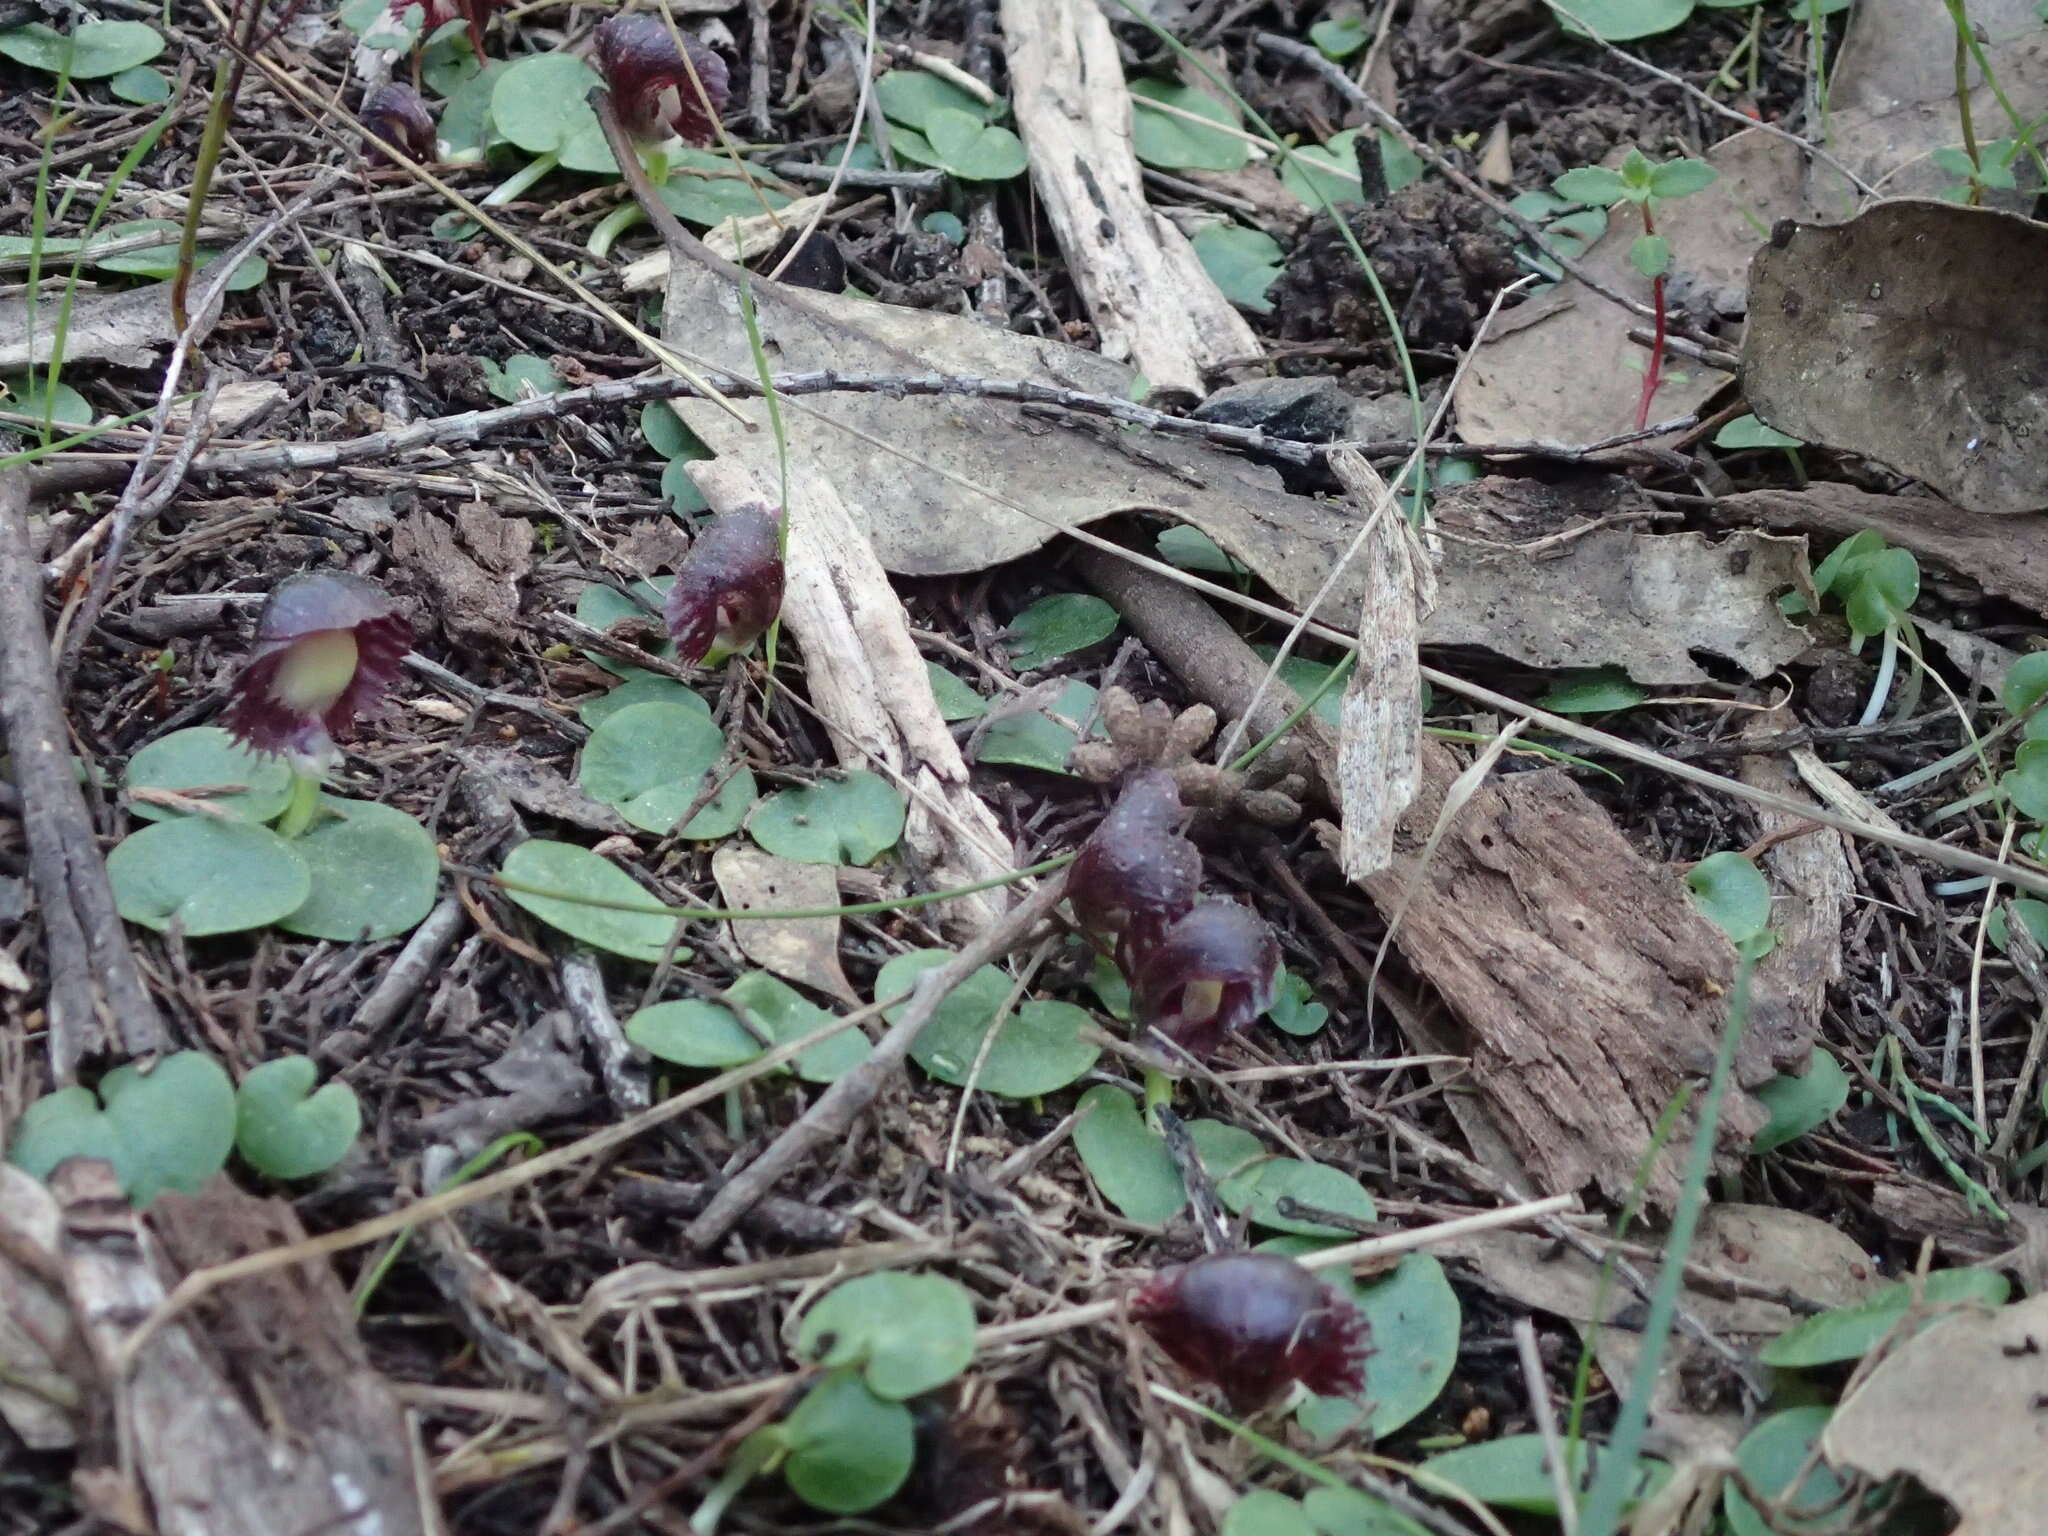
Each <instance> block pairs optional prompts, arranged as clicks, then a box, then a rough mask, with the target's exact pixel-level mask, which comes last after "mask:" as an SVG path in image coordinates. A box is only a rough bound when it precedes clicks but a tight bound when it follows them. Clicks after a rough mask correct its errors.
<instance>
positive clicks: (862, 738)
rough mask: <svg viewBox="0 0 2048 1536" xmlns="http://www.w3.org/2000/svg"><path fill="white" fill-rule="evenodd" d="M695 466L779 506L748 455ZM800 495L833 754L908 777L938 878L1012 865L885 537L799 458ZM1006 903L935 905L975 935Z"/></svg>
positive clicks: (799, 566)
mask: <svg viewBox="0 0 2048 1536" xmlns="http://www.w3.org/2000/svg"><path fill="white" fill-rule="evenodd" d="M690 473H691V477H692V478H693V479H694V480H696V482H697V485H698V487H699V488H700V489H701V490H702V491H703V492H704V497H705V499H706V500H707V501H709V502H710V503H711V505H712V506H713V507H714V508H716V509H717V510H718V511H720V512H731V511H733V510H735V509H737V508H740V507H745V506H750V505H753V506H768V505H772V503H771V502H770V501H769V498H768V497H767V496H766V495H765V494H764V493H763V491H762V489H761V486H760V483H759V482H758V481H756V480H755V478H754V476H753V475H752V474H751V473H750V472H749V471H748V469H747V467H746V466H745V465H744V464H740V463H737V462H735V461H733V460H731V459H728V458H718V459H709V460H705V461H703V462H701V463H698V464H694V465H692V466H691V470H690ZM789 501H790V505H789V508H788V512H787V516H788V518H789V528H790V537H789V540H788V551H787V555H786V559H787V563H788V580H787V585H786V587H785V590H784V594H783V599H782V617H783V619H784V621H785V622H786V623H787V624H788V626H789V630H790V632H791V634H793V635H794V636H795V637H796V642H797V644H798V645H799V646H800V647H802V649H803V654H804V676H805V680H806V682H807V683H808V684H809V687H810V699H811V705H812V707H813V708H814V709H815V710H816V711H817V712H818V716H819V718H820V719H821V720H822V721H823V722H824V724H825V728H826V731H827V733H828V735H829V736H830V737H831V740H832V749H833V753H834V755H835V756H837V757H838V759H839V761H840V763H841V764H842V765H843V766H845V767H847V768H849V769H858V768H868V769H874V768H877V767H879V768H882V769H884V770H891V769H893V770H894V771H895V773H897V774H900V775H902V777H903V779H904V780H905V781H907V787H908V794H907V799H908V802H909V817H908V820H907V821H906V822H905V824H904V830H903V838H904V842H905V843H906V844H907V845H908V847H909V848H910V849H911V850H912V851H913V852H914V853H915V854H917V856H918V857H919V858H920V859H922V860H923V861H924V864H925V866H926V869H927V871H928V879H929V883H930V885H931V887H932V888H934V889H938V888H943V887H946V886H955V885H970V884H973V883H974V882H976V881H980V880H991V879H995V878H997V877H998V876H1001V875H1005V874H1008V873H1009V872H1010V870H1011V868H1012V867H1013V865H1012V863H1011V858H1010V842H1009V839H1008V838H1007V837H1005V836H1004V835H1003V830H1002V825H1001V823H1000V822H998V821H997V820H996V815H995V812H994V811H992V810H990V809H989V807H988V805H987V804H986V803H985V802H984V801H983V800H982V799H981V797H980V796H979V795H977V794H975V792H974V790H973V788H972V786H970V785H969V783H968V776H967V764H966V762H965V760H964V759H963V758H962V757H961V756H960V748H959V745H958V744H957V743H956V742H955V741H954V740H953V736H952V733H951V732H950V731H949V730H947V728H946V722H945V721H944V720H942V719H941V718H940V717H939V707H938V703H937V701H936V700H935V699H933V697H932V687H931V678H930V675H929V674H928V673H927V672H926V670H925V665H924V659H923V658H922V657H921V656H919V655H918V651H917V645H916V642H915V641H913V640H912V639H911V637H910V621H909V619H908V617H907V616H906V615H905V614H904V612H903V604H902V602H901V600H900V599H898V598H897V596H896V592H895V589H894V588H892V587H891V586H890V585H889V576H888V573H887V572H886V571H884V570H883V569H882V563H881V561H880V560H878V559H876V558H875V551H874V546H873V545H872V544H871V543H869V541H868V537H867V535H866V534H865V533H863V532H862V531H861V529H860V527H859V525H858V524H857V523H855V522H854V520H853V518H852V517H851V516H850V515H849V514H848V512H847V510H846V506H845V503H843V502H842V501H841V500H840V499H839V493H838V491H837V490H836V489H835V488H834V486H833V484H832V482H831V481H830V480H828V479H826V478H825V477H824V476H822V475H820V474H818V473H816V472H814V471H812V470H810V469H808V468H807V467H805V466H803V465H800V464H796V463H792V464H791V465H790V467H789ZM888 776H889V775H888V774H887V772H885V773H884V777H888ZM898 787H899V788H903V787H904V786H903V785H899V786H898ZM1004 905H1005V904H1004V901H1003V896H1002V891H1001V890H1000V889H996V890H990V891H982V892H978V893H976V894H975V895H972V896H962V897H960V898H958V899H957V900H954V901H944V902H940V903H938V904H937V905H935V906H934V907H933V908H932V909H931V910H932V912H933V913H934V914H935V915H936V916H937V918H938V921H939V923H940V925H941V926H942V927H943V928H944V929H945V930H946V931H947V932H948V933H950V934H952V935H953V936H955V937H966V936H970V935H972V934H974V933H977V932H979V931H980V930H982V929H983V928H986V927H988V926H989V925H990V924H992V923H993V922H995V921H996V919H997V918H998V917H1000V916H1001V915H1002V912H1003V908H1004Z"/></svg>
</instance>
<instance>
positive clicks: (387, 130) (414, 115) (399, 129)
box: [360, 85, 434, 161]
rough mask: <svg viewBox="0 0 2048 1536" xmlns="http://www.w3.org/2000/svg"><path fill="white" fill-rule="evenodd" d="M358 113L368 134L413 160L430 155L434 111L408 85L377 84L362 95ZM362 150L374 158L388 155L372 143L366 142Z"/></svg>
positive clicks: (425, 158) (428, 158) (431, 156)
mask: <svg viewBox="0 0 2048 1536" xmlns="http://www.w3.org/2000/svg"><path fill="white" fill-rule="evenodd" d="M360 116H361V117H362V120H363V126H364V127H365V128H367V129H369V130H370V133H371V134H372V136H374V137H375V138H378V139H381V140H383V142H384V143H386V144H389V145H390V146H391V147H392V148H394V149H400V150H403V151H404V152H405V153H406V154H407V155H409V156H411V157H412V158H413V159H415V160H432V159H433V158H434V114H433V113H432V112H430V111H428V110H427V104H426V102H424V101H422V100H421V99H420V93H419V92H418V91H416V90H414V89H413V88H412V87H411V86H409V85H380V86H378V87H377V89H376V90H374V91H372V92H370V94H369V95H368V96H366V97H364V98H363V109H362V112H361V114H360ZM365 153H367V154H368V155H369V156H370V158H371V159H373V160H377V161H383V160H388V159H389V158H390V157H389V156H388V155H386V154H385V153H384V152H383V151H382V150H381V149H379V148H378V147H377V146H376V145H375V144H371V145H369V146H368V147H367V149H366V151H365Z"/></svg>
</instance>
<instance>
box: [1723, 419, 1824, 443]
mask: <svg viewBox="0 0 2048 1536" xmlns="http://www.w3.org/2000/svg"><path fill="white" fill-rule="evenodd" d="M1714 446H1715V447H1716V448H1728V449H1743V448H1804V447H1805V446H1806V443H1805V441H1804V440H1803V439H1800V438H1797V437H1793V436H1792V435H1791V434H1790V433H1786V432H1780V431H1779V430H1778V429H1777V428H1776V427H1767V426H1765V425H1764V424H1763V423H1762V422H1761V421H1759V420H1758V419H1757V418H1756V417H1755V416H1754V415H1752V414H1748V413H1745V414H1743V415H1741V416H1738V417H1736V418H1735V419H1734V420H1733V421H1731V422H1729V423H1728V424H1727V425H1726V426H1724V427H1722V428H1721V430H1720V431H1718V432H1716V433H1715V434H1714Z"/></svg>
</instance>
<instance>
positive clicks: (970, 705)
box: [924, 661, 988, 724]
mask: <svg viewBox="0 0 2048 1536" xmlns="http://www.w3.org/2000/svg"><path fill="white" fill-rule="evenodd" d="M924 668H925V675H926V676H927V677H929V678H930V679H931V685H932V698H933V699H934V700H935V701H936V702H937V704H938V706H939V718H940V719H941V720H944V721H946V722H948V723H949V724H950V723H951V722H952V721H955V720H978V719H980V718H981V717H982V716H983V715H985V714H987V713H988V700H986V699H984V698H983V697H982V696H981V695H980V694H978V693H976V692H975V691H974V690H973V689H972V688H970V687H968V686H967V684H965V683H963V682H962V681H961V680H960V679H959V678H957V677H955V676H954V675H953V674H952V673H950V672H948V671H947V670H946V669H945V668H944V667H942V666H940V665H939V664H938V663H937V662H936V661H927V662H926V663H925V664H924Z"/></svg>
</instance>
